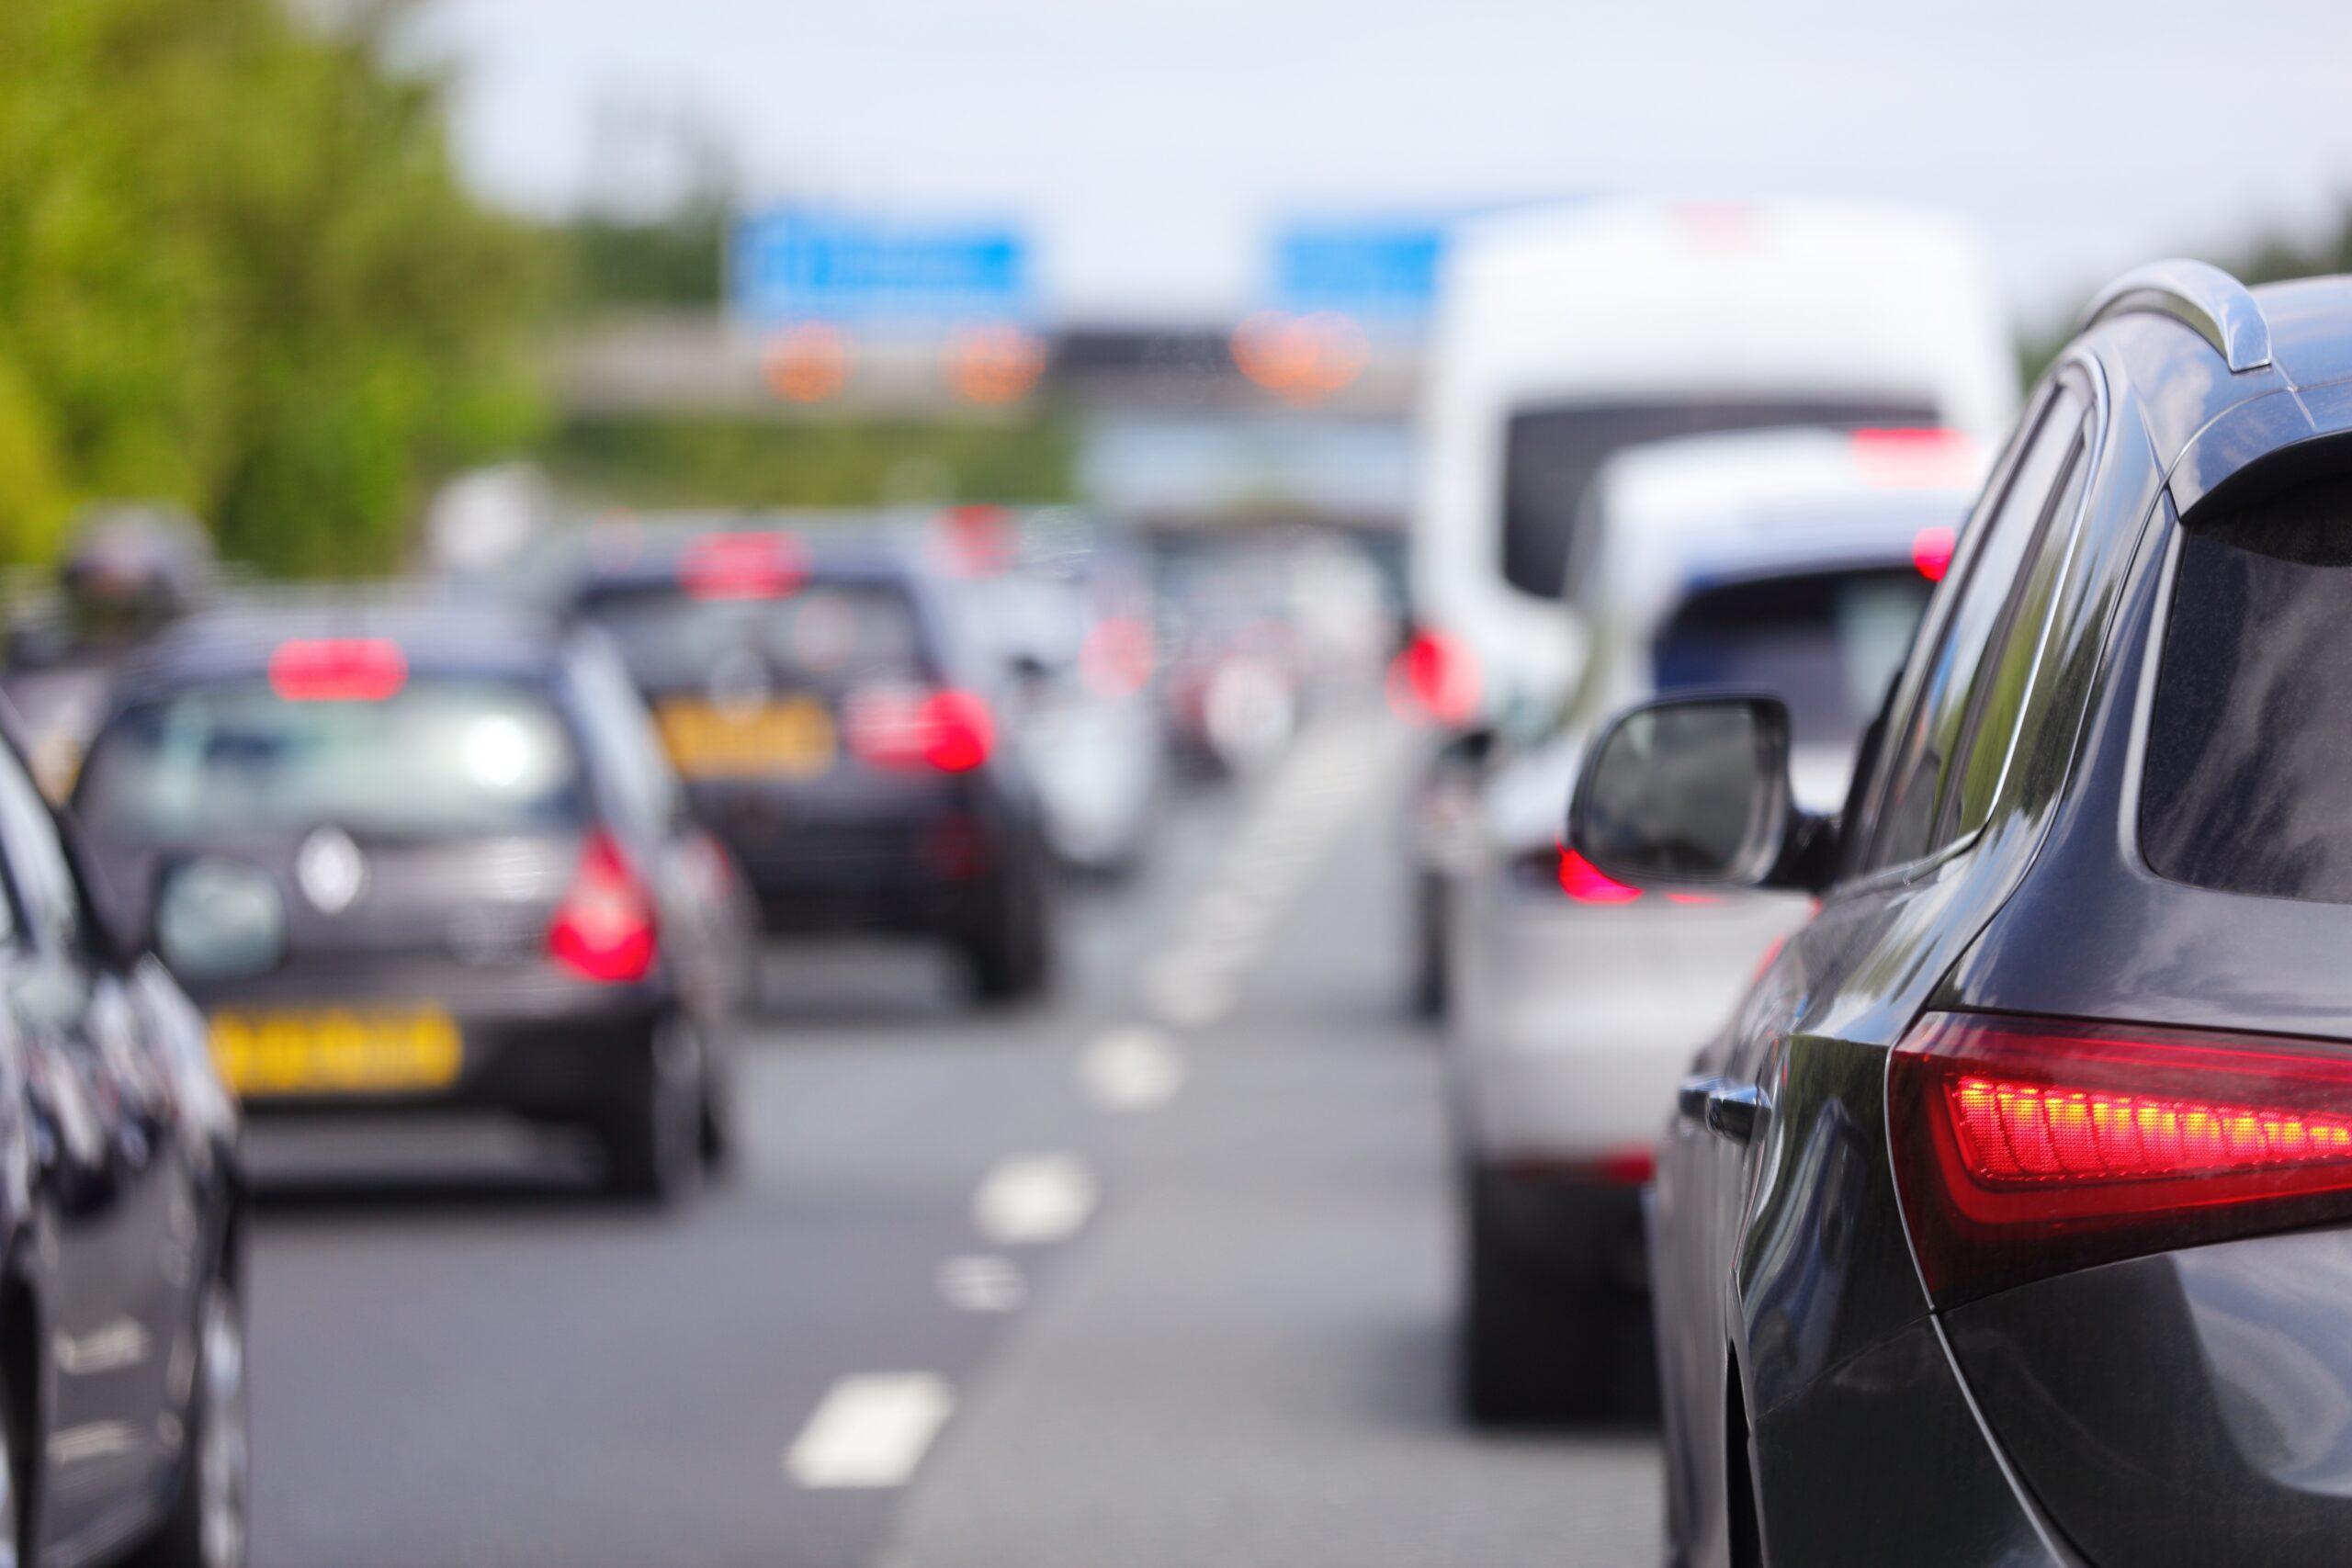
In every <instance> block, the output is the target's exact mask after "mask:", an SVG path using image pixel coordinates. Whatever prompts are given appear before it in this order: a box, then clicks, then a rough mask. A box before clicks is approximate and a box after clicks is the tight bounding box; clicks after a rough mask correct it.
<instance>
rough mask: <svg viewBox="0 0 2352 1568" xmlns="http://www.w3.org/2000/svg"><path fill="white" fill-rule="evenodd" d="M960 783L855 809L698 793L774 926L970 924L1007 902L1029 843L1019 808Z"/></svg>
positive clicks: (769, 926)
mask: <svg viewBox="0 0 2352 1568" xmlns="http://www.w3.org/2000/svg"><path fill="white" fill-rule="evenodd" d="M970 796H971V792H968V791H964V790H956V791H953V792H943V793H939V794H936V795H931V796H929V797H918V798H912V799H903V800H898V801H893V802H888V803H887V804H888V805H889V806H890V807H892V808H891V809H888V810H878V809H874V808H871V807H865V808H851V807H844V806H842V805H841V804H840V803H837V802H811V801H809V800H805V799H798V798H791V797H786V796H784V795H777V796H776V797H775V798H773V799H767V800H760V799H756V798H753V797H751V796H748V795H744V794H742V793H741V792H737V793H736V794H734V795H730V796H729V798H728V799H726V800H724V801H718V800H712V801H701V800H698V801H697V808H698V809H702V810H703V811H704V819H705V821H706V823H707V825H708V826H709V828H710V829H711V830H712V831H713V832H714V833H716V834H717V835H718V837H719V839H720V840H721V841H722V842H724V843H725V844H726V846H727V849H728V852H729V853H730V854H731V855H733V856H734V859H735V862H736V864H737V865H739V866H740V867H741V870H742V874H743V881H744V885H745V886H747V887H748V888H749V889H750V891H751V895H752V901H753V903H754V904H755V906H756V907H757V908H758V909H759V913H760V921H761V924H762V926H763V928H764V929H765V930H767V931H773V932H808V931H856V930H876V931H918V932H925V933H935V932H950V933H953V932H960V931H964V930H967V929H968V928H970V927H971V926H973V925H974V924H975V923H976V922H978V921H981V920H984V919H988V918H989V917H990V916H991V915H992V914H993V913H994V911H995V910H996V909H997V908H999V906H1000V904H1001V893H1000V889H1001V886H1002V885H1003V880H1004V876H1005V874H1006V873H1007V871H1008V869H1009V868H1010V867H1011V866H1012V863H1014V862H1015V861H1016V860H1017V859H1018V857H1019V855H1020V854H1021V852H1022V842H1023V840H1022V839H1021V836H1020V835H1018V834H1017V833H1016V832H1015V831H1014V830H1013V829H1012V823H1011V822H1010V820H1009V818H1008V817H1007V815H1006V814H1005V813H1004V812H1003V811H1002V810H1001V809H991V808H990V805H989V802H987V801H985V800H976V799H973V798H971V797H970Z"/></svg>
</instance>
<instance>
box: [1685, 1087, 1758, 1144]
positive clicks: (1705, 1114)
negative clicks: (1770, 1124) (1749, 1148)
mask: <svg viewBox="0 0 2352 1568" xmlns="http://www.w3.org/2000/svg"><path fill="white" fill-rule="evenodd" d="M1675 1105H1676V1109H1678V1110H1679V1111H1681V1113H1682V1114H1683V1115H1684V1116H1685V1117H1686V1118H1688V1119H1689V1120H1691V1121H1693V1122H1698V1123H1699V1124H1700V1125H1702V1126H1703V1127H1705V1128H1706V1129H1707V1131H1708V1132H1710V1133H1713V1134H1715V1135H1716V1136H1717V1137H1719V1138H1729V1139H1730V1140H1731V1141H1732V1142H1733V1143H1735V1144H1744V1143H1747V1141H1748V1140H1750V1139H1751V1138H1753V1137H1755V1136H1756V1128H1757V1124H1758V1123H1759V1122H1762V1121H1763V1120H1764V1112H1765V1111H1767V1110H1769V1109H1770V1101H1769V1100H1766V1099H1765V1098H1764V1091H1763V1090H1762V1089H1758V1088H1757V1087H1756V1086H1755V1085H1754V1084H1752V1083H1738V1082H1735V1081H1734V1080H1732V1079H1729V1078H1713V1077H1700V1078H1685V1079H1683V1080H1682V1087H1681V1089H1679V1091H1678V1092H1677V1094H1676V1096H1675Z"/></svg>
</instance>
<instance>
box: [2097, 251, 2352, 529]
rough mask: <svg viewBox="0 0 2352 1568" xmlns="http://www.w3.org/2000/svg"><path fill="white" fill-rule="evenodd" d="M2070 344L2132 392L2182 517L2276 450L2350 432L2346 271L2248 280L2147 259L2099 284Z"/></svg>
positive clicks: (2350, 315)
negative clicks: (2106, 284) (2104, 285)
mask: <svg viewBox="0 0 2352 1568" xmlns="http://www.w3.org/2000/svg"><path fill="white" fill-rule="evenodd" d="M2078 352H2079V353H2080V354H2081V355H2086V356H2087V357H2089V358H2091V359H2094V360H2096V361H2097V362H2098V364H2099V366H2100V367H2101V368H2102V369H2103V370H2104V372H2105V373H2106V374H2107V375H2108V376H2109V378H2111V379H2113V380H2117V381H2120V382H2122V383H2124V384H2127V385H2129V386H2130V387H2131V388H2133V389H2135V390H2136V391H2137V392H2138V393H2139V394H2140V397H2139V407H2140V413H2141V420H2142V423H2143V427H2144V429H2145V432H2146V434H2147V436H2148V439H2149V442H2150V444H2151V445H2152V446H2153V447H2154V452H2155V457H2156V461H2157V464H2158V467H2159V468H2160V469H2162V470H2163V471H2164V472H2165V475H2166V479H2167V483H2168V484H2170V485H2171V486H2172V489H2173V492H2174V499H2175V502H2176V503H2177V505H2178V507H2179V509H2180V510H2181V511H2182V512H2184V513H2186V512H2188V511H2189V510H2191V509H2192V508H2193V507H2194V506H2195V505H2196V504H2197V503H2198V502H2199V501H2201V500H2203V499H2204V497H2205V496H2206V495H2207V494H2209V493H2211V491H2215V490H2217V489H2219V488H2220V487H2221V486H2222V484H2223V483H2224V482H2226V481H2227V480H2229V479H2232V478H2233V477H2234V476H2235V475H2237V474H2238V473H2239V472H2240V471H2242V470H2245V469H2249V468H2256V467H2260V466H2265V465H2266V463H2267V459H2269V458H2270V457H2273V456H2276V455H2278V454H2279V453H2280V452H2282V451H2283V450H2284V449H2285V448H2288V447H2290V446H2299V445H2301V444H2302V443H2304V442H2306V441H2310V440H2312V439H2314V438H2322V437H2331V436H2335V435H2341V434H2352V276H2327V277H2310V278H2301V279H2296V280H2294V281H2291V282H2285V283H2272V284H2264V285H2261V286H2259V287H2256V288H2247V287H2245V285H2244V284H2241V283H2240V282H2238V281H2237V280H2236V279H2235V278H2233V277H2231V276H2229V275H2228V274H2226V273H2223V272H2222V271H2221V270H2220V269H2219V268H2216V267H2211V266H2206V265H2203V264H2200V263H2192V262H2161V263H2156V264H2154V265H2151V266H2149V267H2144V268H2142V269H2140V270H2139V271H2137V272H2134V273H2131V274H2127V275H2126V276H2124V277H2122V278H2120V279H2118V280H2117V281H2116V282H2115V283H2113V284H2111V285H2109V288H2107V289H2106V290H2105V291H2103V292H2102V294H2101V295H2100V297H2099V299H2098V300H2097V301H2095V302H2094V303H2093V306H2092V308H2091V310H2090V311H2089V312H2088V313H2087V316H2086V321H2085V322H2084V328H2083V333H2082V336H2081V338H2080V340H2079V350H2078Z"/></svg>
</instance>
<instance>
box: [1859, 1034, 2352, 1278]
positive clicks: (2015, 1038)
mask: <svg viewBox="0 0 2352 1568" xmlns="http://www.w3.org/2000/svg"><path fill="white" fill-rule="evenodd" d="M1887 1120H1888V1129H1889V1134H1890V1137H1891V1138H1892V1139H1893V1142H1894V1151H1895V1170H1896V1178H1897V1182H1898V1185H1899V1186H1900V1188H1901V1191H1902V1198H1903V1209H1904V1215H1905V1222H1906V1224H1908V1225H1909V1227H1910V1232H1911V1240H1912V1246H1913V1248H1914V1250H1915V1251H1916V1253H1917V1257H1918V1260H1919V1268H1920V1272H1921V1274H1922V1275H1923V1276H1924V1277H1925V1279H1926V1280H1927V1284H1928V1290H1929V1291H1930V1292H1933V1293H1934V1294H1935V1295H1936V1297H1937V1299H1938V1301H1939V1303H1944V1302H1949V1301H1950V1300H1952V1299H1956V1298H1960V1297H1964V1296H1970V1295H1975V1294H1981V1293H1983V1292H1985V1291H1989V1290H1995V1289H1999V1288H2001V1287H2004V1286H2007V1285H2010V1284H2016V1283H2020V1282H2022V1281H2024V1280H2029V1279H2034V1278H2038V1277H2040V1276H2042V1275H2046V1274H2052V1273H2057V1272H2061V1271H2063V1270H2065V1269H2078V1268H2084V1267H2087V1266H2089V1265H2091V1264H2094V1263H2102V1262H2110V1261H2113V1260H2114V1259H2116V1258H2129V1257H2134V1256H2137V1255H2139V1254H2142V1253H2147V1252H2154V1251H2163V1250H2167V1249H2169V1248H2173V1247H2186V1246H2193V1245H2198V1244H2200V1243H2204V1242H2209V1241H2216V1240H2220V1239H2222V1238H2223V1237H2226V1236H2230V1235H2246V1234H2249V1233H2252V1232H2256V1231H2262V1230H2274V1229H2279V1228H2282V1227H2285V1226H2288V1225H2292V1224H2309V1223H2312V1222H2313V1221H2315V1220H2319V1219H2324V1218H2328V1217H2333V1216H2337V1215H2343V1214H2352V1052H2347V1051H2346V1049H2345V1048H2343V1047H2341V1046H2329V1045H2325V1044H2323V1043H2316V1042H2300V1041H2289V1040H2280V1039H2276V1038H2267V1037H2260V1036H2246V1035H2233V1034H2216V1033H2209V1032H2199V1031H2189V1030H2178V1029H2157V1028H2148V1027H2143V1026H2140V1025H2136V1024H2135V1025H2127V1026H2113V1027H2100V1026H2095V1025H2086V1024H2073V1023H2057V1022H2046V1021H2040V1020H2030V1019H2003V1018H1993V1017H1979V1016H1973V1015H1962V1014H1933V1015H1930V1016H1929V1017H1928V1018H1927V1019H1926V1020H1924V1021H1922V1022H1921V1023H1920V1024H1919V1026H1918V1027H1917V1029H1915V1030H1914V1031H1913V1032H1912V1033H1911V1035H1910V1037H1909V1038H1908V1039H1906V1040H1905V1042H1904V1043H1903V1044H1902V1046H1901V1047H1900V1048H1899V1049H1898V1050H1897V1051H1896V1052H1895V1053H1894V1056H1893V1058H1892V1059H1891V1061H1890V1063H1889V1066H1888V1077H1887Z"/></svg>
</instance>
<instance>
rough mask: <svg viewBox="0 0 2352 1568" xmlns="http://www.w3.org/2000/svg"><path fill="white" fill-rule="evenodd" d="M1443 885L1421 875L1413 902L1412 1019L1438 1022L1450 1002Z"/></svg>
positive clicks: (1450, 992)
mask: <svg viewBox="0 0 2352 1568" xmlns="http://www.w3.org/2000/svg"><path fill="white" fill-rule="evenodd" d="M1445 956H1446V931H1445V883H1444V881H1443V880H1442V879H1441V878H1439V877H1436V876H1432V875H1430V874H1427V873H1423V874H1422V875H1421V876H1420V878H1419V886H1418V887H1417V888H1416V889H1415V896H1414V899H1413V987H1412V997H1411V1002H1412V1010H1413V1016H1414V1017H1415V1018H1421V1019H1429V1020H1431V1021H1436V1020H1439V1019H1442V1018H1443V1017H1445V1015H1446V1010H1447V1008H1448V1007H1449V1006H1450V1005H1451V1003H1452V998H1453V987H1452V985H1451V984H1450V980H1451V976H1449V975H1448V974H1447V972H1446V963H1445Z"/></svg>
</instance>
